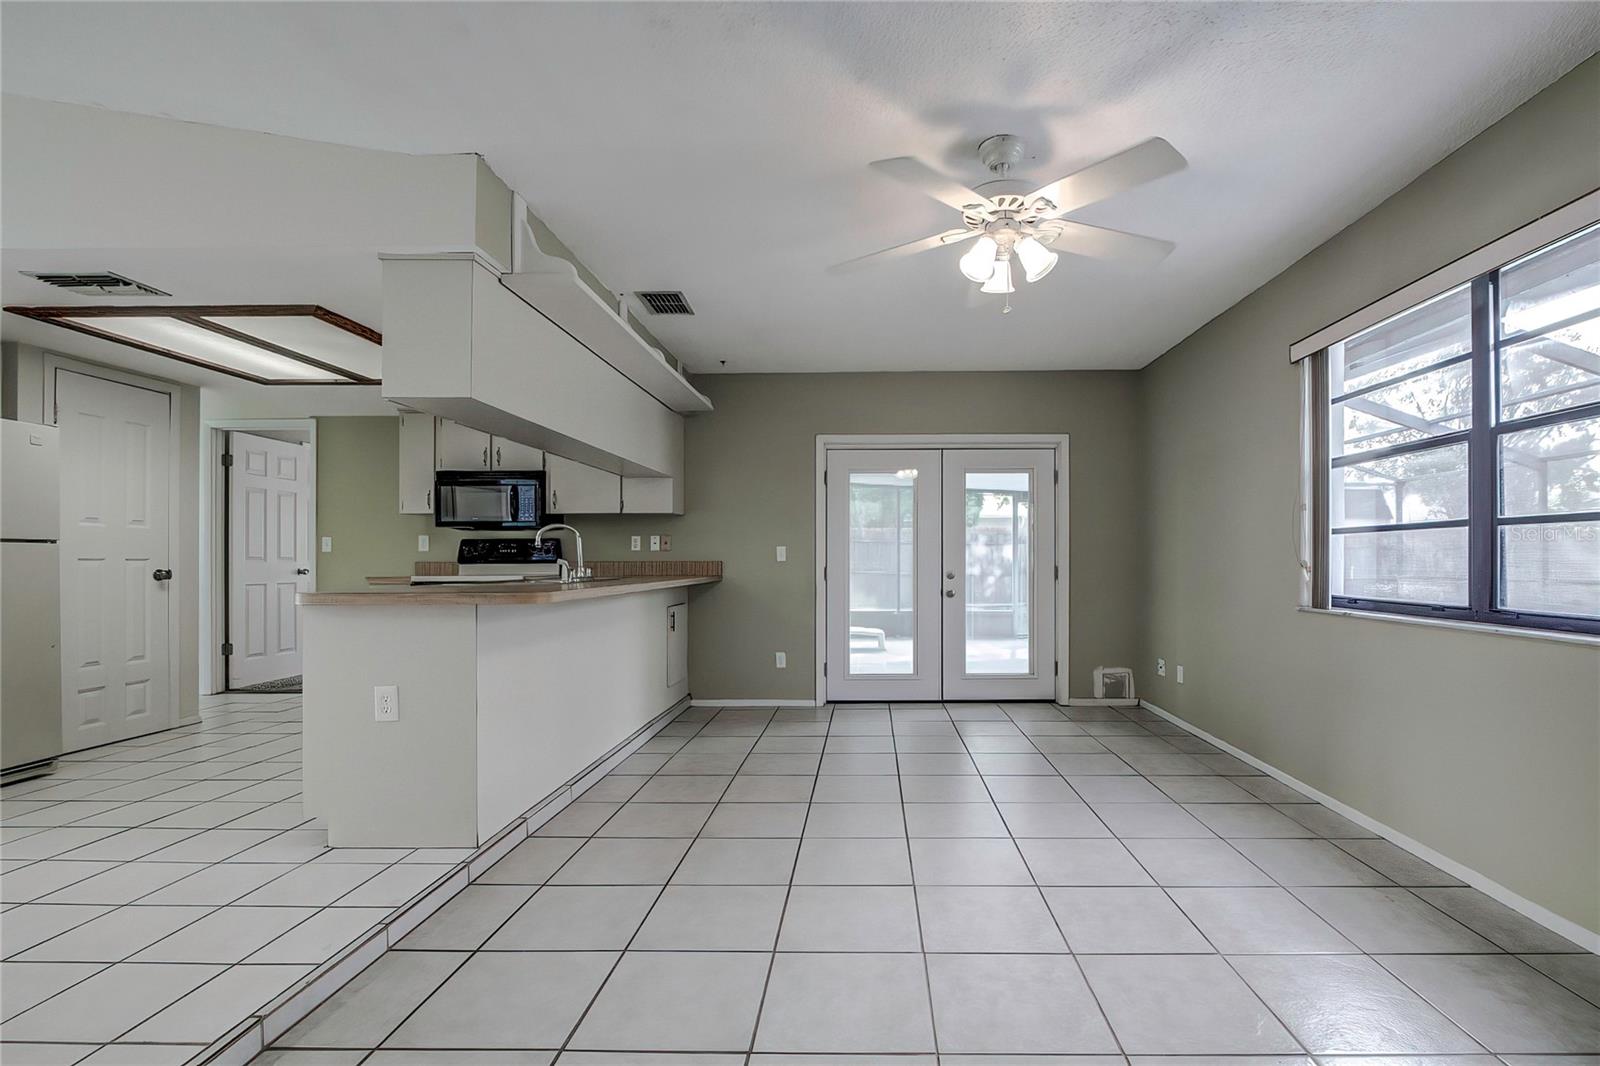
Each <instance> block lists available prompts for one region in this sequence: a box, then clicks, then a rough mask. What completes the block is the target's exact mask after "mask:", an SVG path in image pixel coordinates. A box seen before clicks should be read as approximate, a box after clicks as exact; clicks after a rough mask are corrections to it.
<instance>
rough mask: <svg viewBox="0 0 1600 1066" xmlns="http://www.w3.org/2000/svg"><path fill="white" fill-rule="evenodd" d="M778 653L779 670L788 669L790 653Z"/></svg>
mask: <svg viewBox="0 0 1600 1066" xmlns="http://www.w3.org/2000/svg"><path fill="white" fill-rule="evenodd" d="M777 655H778V669H779V670H787V669H788V668H789V655H788V653H787V652H781V651H780V652H778V653H777Z"/></svg>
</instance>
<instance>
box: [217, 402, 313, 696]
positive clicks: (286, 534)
mask: <svg viewBox="0 0 1600 1066" xmlns="http://www.w3.org/2000/svg"><path fill="white" fill-rule="evenodd" d="M228 437H229V445H228V451H229V454H230V455H232V457H233V463H232V465H231V466H230V467H229V468H228V643H229V644H231V645H232V646H233V651H232V654H230V655H229V656H228V685H229V687H231V688H238V687H243V686H246V685H258V684H261V683H262V682H265V681H278V680H281V679H283V678H287V677H296V676H298V675H299V674H300V658H301V654H300V614H299V608H298V607H296V606H295V602H294V601H295V594H296V593H298V592H302V591H307V590H309V589H310V587H311V577H310V575H311V566H310V559H311V524H310V521H309V510H310V501H311V471H310V470H309V469H308V465H309V458H308V457H309V453H310V451H311V449H310V448H308V447H307V446H306V445H304V444H296V443H293V442H290V441H281V440H273V439H272V438H270V437H258V436H256V435H255V434H253V433H241V432H238V431H235V432H232V433H230V434H229V435H228Z"/></svg>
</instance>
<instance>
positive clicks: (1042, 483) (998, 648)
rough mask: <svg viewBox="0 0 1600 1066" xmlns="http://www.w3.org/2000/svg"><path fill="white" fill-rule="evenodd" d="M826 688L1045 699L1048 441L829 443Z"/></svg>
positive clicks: (866, 695) (1051, 573)
mask: <svg viewBox="0 0 1600 1066" xmlns="http://www.w3.org/2000/svg"><path fill="white" fill-rule="evenodd" d="M826 470H827V482H826V499H825V501H824V504H825V508H826V536H827V543H826V545H825V557H826V569H825V572H824V582H825V586H826V588H825V597H824V602H825V605H826V622H825V626H824V628H825V630H826V648H825V655H826V658H825V661H826V663H827V677H826V682H827V698H828V699H830V700H870V701H883V700H937V699H952V700H963V699H964V700H1002V699H1007V700H1009V699H1027V700H1034V699H1052V698H1053V697H1054V695H1055V682H1056V679H1055V668H1056V641H1055V600H1056V597H1055V580H1056V575H1055V537H1056V532H1055V451H1054V450H1053V449H1050V448H1027V449H1000V448H963V449H916V450H886V449H854V448H852V449H830V450H829V451H828V452H827V466H826Z"/></svg>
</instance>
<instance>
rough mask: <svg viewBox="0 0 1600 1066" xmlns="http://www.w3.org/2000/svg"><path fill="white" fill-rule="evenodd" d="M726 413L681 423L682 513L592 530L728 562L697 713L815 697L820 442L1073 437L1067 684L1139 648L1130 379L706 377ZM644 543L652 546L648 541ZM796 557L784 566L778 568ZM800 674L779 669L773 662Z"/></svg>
mask: <svg viewBox="0 0 1600 1066" xmlns="http://www.w3.org/2000/svg"><path fill="white" fill-rule="evenodd" d="M695 385H696V387H697V388H699V389H701V390H702V391H704V392H705V394H706V395H707V396H709V397H710V398H711V401H712V403H713V404H715V405H716V410H715V411H713V412H711V413H710V414H704V415H695V416H693V417H691V418H689V419H687V420H686V422H685V427H686V428H685V433H684V468H685V470H687V472H688V474H687V478H688V480H687V496H686V506H685V513H684V514H683V515H681V516H677V517H663V518H654V517H645V516H639V517H627V516H608V517H583V518H575V519H574V522H575V523H576V524H577V525H578V526H579V527H580V528H582V530H583V533H584V544H585V547H586V548H587V549H588V552H589V554H590V555H591V556H592V557H594V558H608V559H620V558H650V557H651V556H649V554H648V553H641V554H640V555H633V554H632V553H631V552H629V550H628V537H629V536H630V535H631V534H635V533H637V534H640V535H642V536H648V535H649V534H651V533H668V534H671V536H672V555H674V556H676V557H678V558H683V559H721V560H722V561H723V563H724V564H725V570H724V578H723V581H722V583H721V584H720V585H716V586H713V587H710V588H707V589H704V590H701V591H700V592H699V593H698V595H696V596H695V597H694V598H693V599H692V600H691V602H690V625H691V627H692V628H691V632H692V633H693V637H692V639H691V640H690V645H689V646H690V654H689V681H690V689H691V691H692V692H693V693H694V695H695V696H696V697H699V698H702V699H717V698H729V699H809V698H811V696H812V695H813V690H814V687H815V682H814V671H815V669H816V667H815V648H814V644H815V639H816V637H815V617H814V616H815V606H814V605H815V591H814V580H815V566H816V553H815V550H814V545H813V540H814V538H815V522H816V511H815V506H816V505H815V500H814V493H813V483H814V481H815V477H816V474H815V470H816V440H817V435H818V434H822V433H1066V434H1070V436H1071V443H1070V447H1069V463H1070V466H1071V469H1070V479H1071V480H1070V491H1071V501H1072V514H1071V517H1070V522H1071V536H1072V548H1071V551H1072V558H1071V561H1070V566H1071V570H1070V573H1069V577H1070V581H1071V586H1070V593H1071V597H1072V602H1071V619H1070V624H1071V630H1070V634H1069V640H1070V644H1069V664H1068V665H1069V669H1070V673H1069V677H1068V680H1069V683H1070V689H1071V691H1072V693H1073V694H1075V695H1087V694H1088V693H1089V692H1090V689H1091V685H1090V676H1091V671H1092V670H1093V669H1094V667H1095V666H1097V665H1124V664H1125V660H1127V659H1128V657H1129V656H1130V655H1131V654H1132V653H1133V651H1134V650H1135V647H1136V645H1137V637H1138V625H1139V619H1140V615H1141V609H1140V604H1139V602H1138V599H1137V595H1136V589H1137V583H1138V580H1137V579H1138V569H1139V565H1140V552H1139V548H1138V541H1137V537H1138V523H1137V521H1136V507H1137V505H1138V502H1139V492H1140V485H1141V479H1142V469H1141V465H1140V461H1139V454H1138V449H1139V447H1140V445H1141V441H1140V434H1139V431H1138V428H1137V426H1136V425H1135V424H1134V421H1133V420H1134V418H1135V417H1136V414H1137V385H1136V382H1135V375H1134V374H1133V373H1132V372H1057V373H973V374H777V375H767V374H751V375H736V374H728V375H721V374H717V375H709V374H708V375H702V376H700V377H698V378H696V379H695ZM646 543H648V541H646ZM779 544H783V545H787V546H788V549H789V552H788V555H789V559H788V562H784V563H779V562H777V561H775V552H774V549H775V548H776V547H777V545H779ZM776 651H784V652H787V653H788V657H789V666H788V668H787V669H785V670H779V669H777V668H776V667H774V666H773V652H776Z"/></svg>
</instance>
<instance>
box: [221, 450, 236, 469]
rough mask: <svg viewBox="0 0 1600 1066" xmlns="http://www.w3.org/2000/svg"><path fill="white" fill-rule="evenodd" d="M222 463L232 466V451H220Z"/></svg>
mask: <svg viewBox="0 0 1600 1066" xmlns="http://www.w3.org/2000/svg"><path fill="white" fill-rule="evenodd" d="M222 465H223V466H232V465H233V453H232V452H223V453H222Z"/></svg>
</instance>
